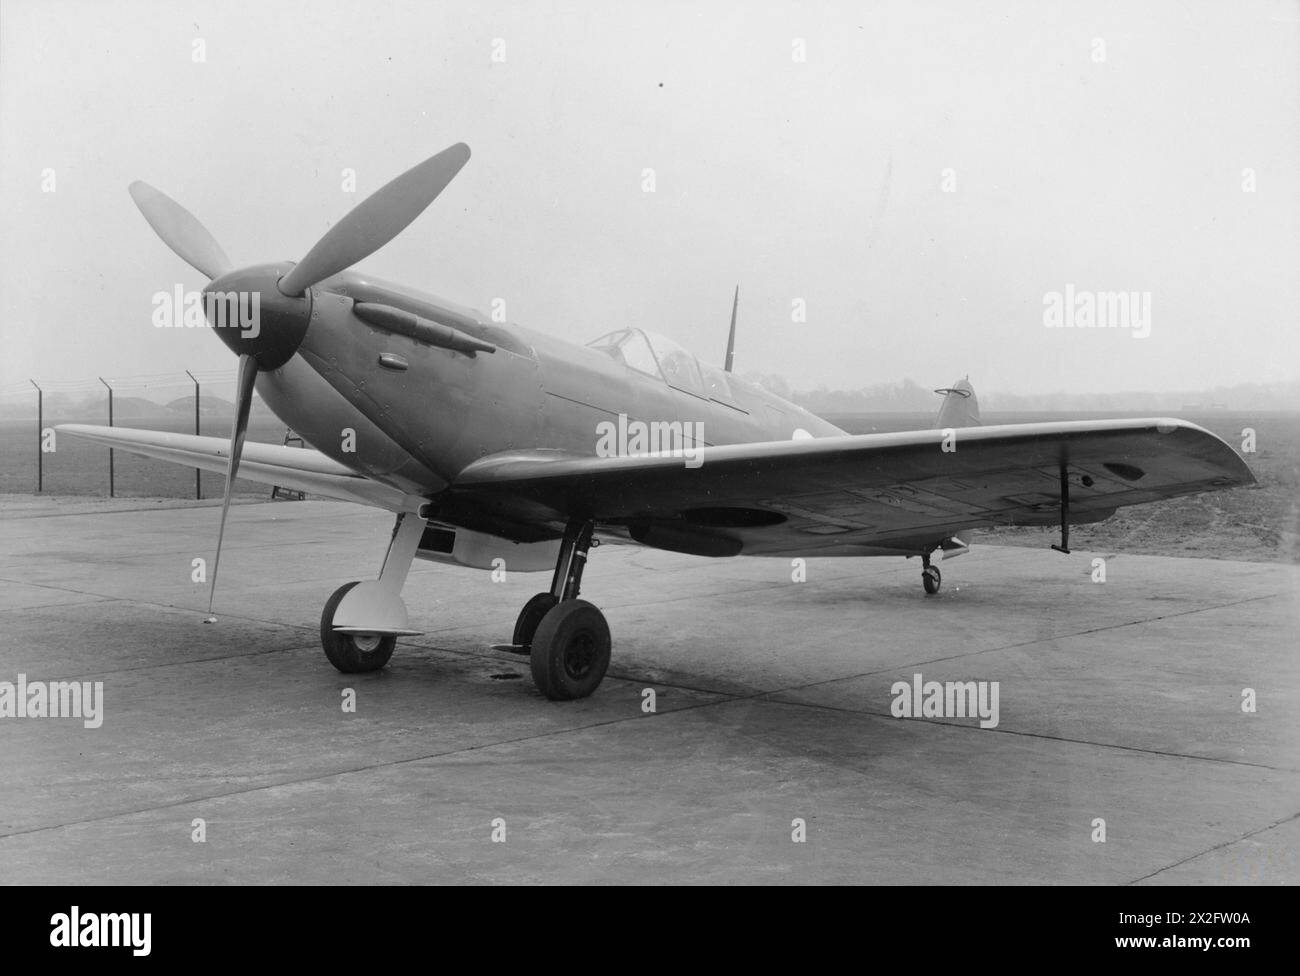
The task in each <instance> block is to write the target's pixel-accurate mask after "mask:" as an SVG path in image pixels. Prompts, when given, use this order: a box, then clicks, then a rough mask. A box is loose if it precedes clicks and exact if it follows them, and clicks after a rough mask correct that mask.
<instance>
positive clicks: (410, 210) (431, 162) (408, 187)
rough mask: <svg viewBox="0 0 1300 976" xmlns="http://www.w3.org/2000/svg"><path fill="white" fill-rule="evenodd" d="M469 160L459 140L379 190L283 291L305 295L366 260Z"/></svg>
mask: <svg viewBox="0 0 1300 976" xmlns="http://www.w3.org/2000/svg"><path fill="white" fill-rule="evenodd" d="M468 161H469V146H467V145H465V144H464V143H463V142H458V143H456V145H454V146H451V147H450V148H448V149H444V150H443V151H442V152H440V153H438V154H437V155H436V156H431V157H430V158H428V159H426V160H425V161H424V162H422V163H420V164H419V165H418V166H416V167H414V168H412V169H409V170H407V171H406V172H405V173H403V174H402V175H401V176H399V177H397V179H395V180H393V181H392V182H391V183H388V184H386V185H384V186H382V187H380V188H379V189H378V190H376V191H375V192H374V193H372V194H371V195H370V196H368V197H366V198H365V199H364V200H362V201H361V202H360V203H359V204H357V205H356V206H355V207H353V208H352V209H351V210H350V211H349V212H348V214H347V216H345V217H344V218H343V219H342V220H340V221H339V222H338V223H337V224H335V225H334V226H333V227H331V228H330V229H329V230H328V231H326V232H325V236H324V237H322V238H321V239H320V240H319V241H317V242H316V244H315V246H313V247H312V249H311V250H310V251H308V252H307V256H306V257H305V258H303V259H302V261H300V262H299V263H298V264H297V265H296V266H295V267H294V268H293V270H292V271H290V272H289V273H288V274H287V275H285V276H284V278H282V279H281V280H280V291H282V292H284V294H286V295H301V294H303V292H305V291H306V290H307V289H308V288H310V287H311V286H312V285H314V284H316V282H318V281H321V280H323V279H325V278H328V277H329V276H330V275H335V274H338V273H339V272H340V271H343V270H346V269H347V268H350V267H352V266H353V265H354V264H356V263H357V262H358V261H363V260H365V259H366V258H367V257H369V256H370V255H371V254H373V253H374V252H375V251H378V250H379V249H380V248H381V247H383V246H384V245H385V244H387V243H388V242H389V241H391V240H392V239H393V238H394V237H396V236H397V235H398V234H400V233H401V232H402V231H403V230H405V229H406V227H407V225H409V224H410V223H411V221H413V220H415V218H416V217H418V216H420V214H421V213H423V212H424V210H425V208H426V207H428V206H429V204H431V203H433V201H434V199H436V198H437V196H438V194H439V193H441V192H442V191H443V190H445V189H446V188H447V184H448V183H450V182H451V181H452V179H453V178H454V177H455V176H456V174H457V173H459V172H460V170H461V167H462V166H464V165H465V163H467V162H468Z"/></svg>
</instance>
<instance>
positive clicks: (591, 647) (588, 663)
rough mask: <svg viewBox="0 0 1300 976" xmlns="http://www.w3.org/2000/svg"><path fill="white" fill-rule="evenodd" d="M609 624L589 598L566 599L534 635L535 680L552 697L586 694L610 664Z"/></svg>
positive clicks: (540, 688) (559, 699)
mask: <svg viewBox="0 0 1300 976" xmlns="http://www.w3.org/2000/svg"><path fill="white" fill-rule="evenodd" d="M609 648H610V639H609V624H607V623H606V622H605V615H604V614H603V613H601V612H600V611H599V610H597V609H596V608H595V607H594V606H592V605H591V604H590V603H588V602H587V601H586V600H565V601H564V602H563V603H559V604H556V605H555V606H554V607H552V608H551V609H550V611H549V612H548V613H547V614H546V616H544V617H543V618H542V622H541V624H539V625H538V627H537V633H536V634H534V635H533V653H532V655H531V664H532V671H533V683H534V684H536V685H537V690H538V691H540V692H541V693H542V694H543V695H545V696H546V697H547V698H549V699H550V700H551V701H572V700H573V699H575V698H586V697H587V696H588V695H590V694H591V693H592V692H593V691H595V690H596V689H597V688H598V687H599V686H600V682H601V679H603V678H604V677H605V669H606V668H608V667H609Z"/></svg>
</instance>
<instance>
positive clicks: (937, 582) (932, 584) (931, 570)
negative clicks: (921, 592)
mask: <svg viewBox="0 0 1300 976" xmlns="http://www.w3.org/2000/svg"><path fill="white" fill-rule="evenodd" d="M921 585H922V586H924V587H925V592H926V593H929V594H935V593H938V592H939V587H940V586H942V585H943V574H942V573H940V572H939V567H938V566H926V567H925V569H923V570H921Z"/></svg>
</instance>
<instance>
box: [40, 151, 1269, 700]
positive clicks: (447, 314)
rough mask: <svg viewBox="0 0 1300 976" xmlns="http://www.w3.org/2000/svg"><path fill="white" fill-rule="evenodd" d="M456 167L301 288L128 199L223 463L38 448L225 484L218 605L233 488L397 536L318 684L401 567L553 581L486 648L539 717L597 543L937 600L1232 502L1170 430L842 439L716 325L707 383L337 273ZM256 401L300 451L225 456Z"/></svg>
mask: <svg viewBox="0 0 1300 976" xmlns="http://www.w3.org/2000/svg"><path fill="white" fill-rule="evenodd" d="M468 159H469V149H468V148H467V147H466V146H465V145H463V144H458V145H455V146H452V147H451V148H449V149H446V150H444V151H443V152H440V153H438V154H437V155H435V156H433V157H431V158H430V159H428V160H426V161H425V162H423V163H421V164H420V165H418V166H416V167H415V168H413V169H411V170H409V171H408V172H406V173H404V174H402V175H401V176H399V177H397V178H396V179H395V180H393V181H392V182H391V183H389V184H387V185H386V186H384V187H382V188H381V189H379V190H378V191H376V192H375V193H374V194H373V195H371V196H370V197H369V198H367V199H366V200H364V201H362V202H361V203H360V204H358V205H357V206H356V207H355V208H354V209H353V210H352V211H351V212H350V213H349V214H347V216H345V217H344V218H343V219H342V220H341V221H339V222H338V223H337V224H335V225H334V226H333V227H332V228H331V229H330V230H329V231H328V232H327V233H326V234H325V235H324V236H323V237H322V238H321V239H320V240H319V241H317V242H316V244H315V246H313V247H312V248H311V250H310V251H308V252H307V255H306V257H304V258H303V259H302V261H300V262H298V263H297V264H294V263H292V262H281V263H278V264H260V265H253V266H249V267H242V268H235V267H234V266H233V265H232V264H231V261H230V259H229V258H227V257H226V255H225V252H223V251H222V249H221V247H220V246H219V245H218V244H217V242H216V240H214V239H213V237H212V235H211V234H210V233H209V232H208V231H207V230H206V229H205V228H204V227H203V225H202V224H200V223H199V221H198V220H196V219H195V218H194V217H193V216H192V215H191V214H190V213H189V212H188V211H186V210H185V209H183V208H182V207H181V206H180V205H179V204H177V203H176V202H175V201H173V200H171V199H170V198H169V197H167V196H165V195H164V194H162V193H160V192H158V191H157V190H155V189H153V188H151V187H149V186H147V185H146V184H144V183H138V182H137V183H134V184H132V185H131V188H130V192H131V195H132V197H133V198H134V200H135V203H136V205H137V206H138V207H139V209H140V211H141V212H142V213H143V214H144V217H145V219H146V220H147V221H148V222H149V223H150V225H152V227H153V229H154V230H155V231H156V232H157V234H158V236H159V237H161V238H162V239H163V241H164V242H165V243H166V244H167V245H168V246H169V247H170V248H171V249H172V250H173V251H175V252H176V254H178V255H179V256H180V257H181V258H182V259H184V260H185V261H186V262H188V263H189V264H190V265H191V266H193V267H194V268H195V269H196V270H198V271H200V272H202V273H203V274H204V275H206V276H207V277H208V278H209V279H210V283H209V284H208V286H207V287H206V289H204V292H203V299H204V312H205V315H206V317H207V319H208V321H209V324H211V325H212V326H213V328H214V331H216V333H217V335H218V336H219V337H220V338H221V339H222V341H224V342H225V344H226V345H227V346H229V348H230V349H231V351H232V352H234V353H235V354H236V355H237V356H238V357H239V368H238V380H237V396H236V407H235V418H234V425H233V429H232V431H231V436H230V441H229V443H227V442H225V441H224V440H222V439H218V438H213V437H198V436H186V435H181V434H171V433H160V432H153V431H143V430H127V429H121V428H112V427H91V426H82V425H65V426H62V427H60V428H58V429H59V430H60V431H62V432H64V433H67V434H72V435H76V436H80V437H87V438H90V439H92V440H94V441H98V442H100V443H103V444H107V445H109V446H110V447H113V448H117V449H119V450H126V451H131V452H134V453H137V454H141V455H144V456H146V457H152V458H159V459H162V460H165V461H174V462H177V463H179V464H185V465H189V466H191V467H196V468H201V469H204V470H208V471H224V472H225V475H226V481H225V498H224V500H223V503H222V508H221V522H220V527H219V529H218V534H217V548H216V557H215V559H214V563H213V567H212V587H213V591H214V592H215V588H216V577H217V570H218V567H219V564H220V558H221V543H222V539H223V538H224V534H225V527H226V516H227V513H228V510H229V506H230V494H231V487H232V485H233V483H234V480H235V477H236V475H238V476H240V477H244V478H248V479H251V480H253V481H258V482H263V483H266V484H273V485H281V486H284V487H289V488H296V489H300V490H303V491H306V492H311V493H313V494H317V495H323V496H327V497H330V498H336V499H346V500H348V501H354V502H360V503H362V504H365V505H372V506H378V507H380V508H384V509H387V510H389V511H390V512H393V513H395V515H396V525H395V526H394V529H393V533H392V538H391V540H390V542H389V545H388V552H387V555H386V556H385V558H384V562H383V566H382V568H381V569H380V572H379V578H378V579H374V580H366V581H364V582H359V583H348V584H347V585H345V586H343V587H341V588H339V589H338V590H337V591H336V592H335V593H334V594H333V595H332V596H331V597H330V598H329V600H328V601H326V603H325V608H324V611H323V613H322V614H321V643H322V644H323V645H324V649H325V654H326V656H327V657H328V658H329V660H330V662H331V663H332V664H333V665H334V666H335V667H336V668H338V669H339V670H340V671H344V672H357V671H373V670H375V669H378V668H381V667H383V666H384V665H385V664H386V663H387V661H388V660H389V657H390V656H391V655H392V653H393V647H394V644H395V641H396V638H397V637H398V636H400V635H403V634H413V633H418V631H415V630H412V629H411V624H410V621H409V620H408V618H407V612H406V607H405V604H404V603H403V602H402V597H401V592H402V587H403V584H404V583H405V581H406V576H407V573H408V571H409V570H410V567H411V561H412V560H413V559H414V558H416V557H420V558H426V559H433V560H440V561H444V562H453V563H458V564H462V565H466V566H474V567H481V568H490V567H492V566H493V564H494V561H496V560H499V559H503V560H504V561H505V562H504V565H505V567H506V568H507V569H509V570H522V571H534V570H551V571H552V577H551V585H550V588H549V589H548V590H546V591H545V592H542V593H538V594H537V595H536V596H535V597H533V598H532V599H531V600H529V601H528V603H527V604H526V605H525V606H524V608H523V610H522V611H521V612H520V614H519V618H518V621H517V623H516V625H515V630H514V636H513V639H512V642H511V644H510V649H512V650H514V651H516V652H518V653H521V654H527V655H528V656H529V657H530V659H531V669H532V675H533V679H534V681H535V682H536V685H537V688H538V689H539V690H540V691H541V692H542V694H544V695H545V696H546V697H547V698H550V699H556V700H558V699H575V698H583V697H586V696H587V695H590V694H591V693H592V692H593V691H594V690H595V689H596V687H597V686H598V685H599V684H600V682H601V679H602V678H603V677H604V674H605V669H606V667H607V666H608V663H609V657H610V633H609V627H608V625H607V623H606V621H605V618H604V616H603V615H602V614H601V612H600V611H599V610H598V609H597V608H596V607H594V606H593V605H591V604H590V603H588V602H586V601H585V600H580V599H579V598H578V593H579V587H580V586H581V584H582V577H583V571H584V569H585V568H586V565H587V560H588V553H589V551H590V550H591V549H592V548H593V547H595V546H597V545H599V544H600V542H601V541H602V540H605V541H619V542H624V543H629V542H630V543H637V544H640V545H645V546H652V547H655V548H659V549H668V550H672V551H674V552H681V553H690V554H694V555H699V556H714V557H717V556H738V555H751V556H780V557H787V558H788V557H792V556H805V557H810V556H919V557H920V559H921V565H922V583H923V585H924V588H925V591H926V593H929V594H933V593H936V592H937V591H938V590H939V586H940V579H941V578H940V574H939V568H938V566H936V565H934V563H933V562H932V556H934V554H935V553H939V554H940V557H941V558H942V557H943V556H948V555H955V554H960V553H962V552H964V551H966V548H967V546H966V544H965V543H964V542H963V541H961V538H960V534H961V533H965V532H967V531H969V530H971V529H976V528H979V527H981V526H994V525H1054V524H1059V526H1060V544H1059V545H1058V546H1053V548H1056V549H1059V550H1060V551H1062V552H1067V553H1068V552H1069V528H1070V526H1071V525H1075V524H1079V523H1085V522H1095V521H1099V520H1101V519H1104V518H1106V517H1107V516H1109V515H1110V514H1111V513H1113V512H1114V511H1115V510H1116V509H1117V508H1119V507H1120V506H1123V505H1137V504H1142V503H1144V502H1152V501H1157V500H1159V499H1162V498H1171V497H1174V496H1177V495H1187V494H1192V493H1195V492H1202V491H1212V490H1216V489H1221V488H1230V487H1235V486H1238V485H1248V484H1251V483H1253V482H1254V480H1255V479H1254V477H1253V475H1252V474H1251V472H1250V469H1249V468H1248V467H1247V466H1246V464H1245V463H1244V462H1243V461H1242V460H1241V459H1240V458H1239V457H1238V456H1237V454H1236V453H1235V452H1234V451H1233V450H1232V449H1231V448H1230V447H1229V446H1228V445H1227V444H1225V443H1224V442H1223V441H1222V440H1220V439H1219V438H1218V437H1215V436H1214V435H1213V434H1211V433H1209V432H1208V431H1206V430H1203V429H1202V428H1200V427H1197V426H1195V425H1193V424H1189V423H1185V422H1183V421H1180V420H1169V419H1145V420H1105V421H1082V422H1070V423H1037V424H1016V425H1006V426H981V425H980V423H979V414H978V407H977V404H976V399H975V396H974V393H973V390H972V389H971V386H970V384H969V383H968V382H965V381H962V382H960V383H958V384H956V385H955V386H953V387H951V388H949V389H947V390H941V391H939V392H941V393H943V394H944V401H943V406H942V409H941V412H940V416H939V419H938V422H937V425H936V428H935V429H933V430H921V431H907V432H902V433H888V434H866V435H860V436H852V435H849V434H847V433H845V432H844V431H843V430H840V429H839V428H838V427H835V426H834V425H832V424H829V423H827V422H826V421H824V420H821V419H819V418H818V417H816V416H814V415H813V414H811V413H809V412H808V411H807V410H804V409H802V408H801V407H798V406H795V405H794V404H792V403H789V402H787V401H785V400H782V399H781V398H780V397H776V396H773V395H772V394H771V393H768V392H767V391H765V390H763V389H761V388H760V387H758V386H757V385H755V384H752V383H748V382H745V381H743V380H741V379H738V378H737V377H736V376H735V375H734V374H733V373H731V372H730V367H731V359H732V351H733V348H734V337H735V304H733V306H732V328H731V337H730V339H729V341H728V349H727V355H726V363H725V368H717V367H714V366H711V365H709V364H707V363H703V362H701V361H700V360H698V359H697V358H696V357H695V356H693V355H691V354H690V353H689V352H687V351H686V350H685V349H683V348H681V347H680V346H679V345H677V344H676V343H675V342H672V341H671V340H669V339H666V338H664V337H662V336H658V335H652V334H650V333H648V332H644V331H642V330H640V329H634V328H623V329H617V330H615V331H613V332H610V333H608V334H607V335H604V336H601V337H600V338H598V339H596V340H595V341H593V342H591V343H589V344H588V345H586V346H577V345H573V344H571V343H568V342H563V341H561V340H559V339H554V338H551V337H549V336H546V335H543V334H541V333H539V332H533V331H531V330H529V329H525V328H522V327H520V326H516V325H513V324H503V323H496V322H492V321H490V320H489V319H488V318H486V317H484V316H483V315H481V314H479V313H478V312H475V311H472V310H470V309H467V308H463V307H460V306H457V305H454V304H452V303H451V302H447V301H444V300H443V299H441V298H436V297H434V296H432V295H427V294H424V293H422V292H419V291H415V290H413V289H410V288H406V287H402V286H399V285H395V284H390V283H387V282H384V281H380V280H378V279H375V278H372V277H370V276H369V275H366V274H362V273H359V272H356V271H351V270H348V269H350V268H351V267H352V266H353V265H355V264H356V263H357V262H358V261H361V260H363V259H365V258H366V257H368V256H369V255H370V254H372V253H373V252H375V251H377V250H378V249H379V248H381V247H382V246H383V245H384V244H386V243H388V242H389V241H390V240H392V239H393V238H394V237H396V236H397V234H398V233H400V232H401V231H402V229H403V228H405V227H406V226H407V225H408V224H410V223H411V221H413V220H414V219H415V218H416V217H417V216H419V214H420V213H422V212H423V211H424V209H425V208H426V207H428V206H429V205H430V204H431V203H432V202H433V200H434V198H436V197H437V196H438V195H439V194H440V193H441V192H442V191H443V190H444V189H445V188H446V187H447V185H448V184H449V183H450V182H451V180H452V178H453V177H454V176H455V175H456V174H457V173H458V172H459V171H460V169H461V167H463V166H464V165H465V163H466V161H467V160H468ZM250 310H251V311H254V312H257V313H258V314H257V316H256V321H255V322H254V321H252V318H251V317H250V315H249V312H250ZM254 389H256V390H257V392H258V393H259V394H260V395H261V397H262V398H263V400H264V401H265V402H266V403H267V404H268V405H269V406H270V408H271V409H272V410H273V411H274V412H275V413H276V414H277V415H278V416H279V417H280V419H281V420H283V421H284V422H285V423H286V424H287V425H288V426H289V427H291V428H292V429H293V430H294V431H296V432H297V433H299V434H300V435H302V437H303V439H304V440H305V441H306V442H307V443H309V444H310V445H312V448H314V450H313V449H304V448H296V447H281V446H275V445H265V444H245V443H244V434H245V430H246V428H247V425H248V415H249V408H250V406H251V403H252V397H253V392H254ZM498 565H499V564H498ZM211 612H212V603H211V599H210V600H209V613H211ZM209 619H212V618H209Z"/></svg>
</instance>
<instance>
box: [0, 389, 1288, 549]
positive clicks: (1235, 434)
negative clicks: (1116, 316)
mask: <svg viewBox="0 0 1300 976" xmlns="http://www.w3.org/2000/svg"><path fill="white" fill-rule="evenodd" d="M1121 416H1125V414H1121V413H1116V414H1097V413H1093V414H1073V415H1066V414H1045V413H1035V414H1023V413H1016V414H1010V413H1003V414H998V413H987V412H986V413H985V415H984V420H985V422H987V423H990V424H1009V423H1027V422H1031V421H1040V420H1081V419H1102V418H1105V417H1121ZM1181 416H1182V419H1185V420H1190V421H1192V422H1193V423H1197V424H1200V425H1201V426H1202V427H1205V428H1206V429H1208V430H1211V431H1213V432H1214V433H1216V434H1218V435H1219V436H1220V437H1222V438H1224V440H1226V441H1227V442H1228V443H1229V444H1231V445H1233V446H1234V447H1235V448H1237V449H1238V450H1240V448H1241V444H1242V430H1243V428H1247V427H1249V428H1253V429H1254V431H1255V436H1256V453H1254V454H1247V455H1244V456H1245V458H1246V461H1247V463H1249V464H1250V466H1251V468H1252V469H1253V470H1254V472H1255V476H1256V477H1257V478H1258V479H1259V486H1258V487H1255V488H1248V489H1238V490H1235V491H1220V492H1211V493H1208V494H1204V495H1198V496H1195V497H1192V498H1177V499H1171V500H1170V501H1167V502H1162V503H1158V504H1155V505H1143V506H1137V507H1134V508H1130V509H1123V510H1121V511H1119V512H1117V513H1116V514H1115V515H1114V516H1113V517H1111V518H1110V519H1108V520H1106V521H1105V522H1100V523H1097V524H1095V525H1082V526H1077V527H1075V528H1073V529H1072V530H1071V544H1072V545H1074V546H1077V547H1078V548H1080V549H1089V550H1094V551H1104V552H1117V553H1118V552H1131V553H1144V554H1151V555H1176V556H1179V555H1181V556H1204V557H1213V558H1218V559H1245V560H1257V561H1268V562H1273V561H1281V562H1292V563H1296V562H1300V414H1297V413H1234V412H1230V411H1212V412H1206V413H1203V414H1195V413H1193V414H1186V415H1181ZM827 419H829V420H831V421H832V422H834V423H836V424H838V425H839V426H841V427H843V428H844V429H845V430H848V431H849V432H851V433H870V432H885V431H891V430H908V429H918V428H924V427H928V426H930V425H931V424H932V423H933V420H934V417H933V415H932V414H903V413H895V414H870V415H867V414H860V415H848V416H845V415H840V416H836V415H831V416H829V417H828V418H827ZM55 423H103V419H102V418H92V417H83V418H71V417H58V418H49V417H47V418H46V424H47V425H53V424H55ZM192 423H193V421H192V419H190V418H182V417H177V418H175V419H174V420H173V419H170V418H169V419H168V420H166V421H159V420H150V421H149V422H147V423H146V422H141V423H138V424H136V423H134V422H132V423H128V424H123V425H120V426H140V427H147V428H150V429H155V430H173V431H176V432H178V433H192V431H193V427H192ZM204 425H205V426H204V431H203V432H204V433H205V434H211V435H216V436H222V437H225V436H228V435H229V427H228V425H227V423H225V422H223V421H219V420H216V419H207V418H205V419H204ZM248 436H249V440H252V441H263V442H265V443H270V444H279V443H281V442H282V441H283V439H284V424H282V423H281V422H280V421H278V420H276V419H275V418H274V417H271V416H267V415H266V414H262V415H255V416H254V417H253V419H252V421H251V423H250V425H249V432H248ZM57 447H58V450H57V451H56V452H55V453H53V454H46V455H45V474H44V487H45V493H46V494H47V495H77V496H107V494H108V450H107V448H104V447H100V446H98V445H93V444H89V443H87V442H85V441H80V440H77V439H75V438H71V437H64V438H60V439H59V440H58V442H57ZM36 448H37V442H36V425H35V422H34V421H3V422H0V452H2V453H0V457H3V459H4V461H3V464H2V465H0V495H9V496H11V497H10V498H9V499H7V500H4V499H0V516H4V515H6V514H9V515H14V514H17V512H18V511H19V509H20V508H21V507H22V506H21V500H20V498H19V497H18V496H21V495H25V494H29V493H31V492H34V491H35V490H36ZM114 465H115V479H114V480H115V484H116V494H117V496H118V497H119V498H133V497H134V498H141V499H145V498H169V499H187V498H188V499H192V498H193V497H194V471H193V469H192V468H184V467H181V466H179V465H173V464H166V463H163V462H161V461H153V460H149V459H147V458H139V457H134V456H132V455H130V454H127V453H125V452H122V451H118V452H116V453H115V462H114ZM222 484H223V479H222V477H221V476H220V475H216V474H208V473H205V474H204V475H203V494H204V497H205V498H213V497H218V496H219V495H220V494H221V490H222ZM269 494H270V489H269V488H266V487H264V486H262V485H256V484H251V483H249V482H237V483H236V495H237V496H239V497H241V498H247V499H253V498H265V497H268V496H269ZM975 541H977V542H980V541H982V542H986V543H995V544H1000V545H1024V546H1042V547H1045V546H1048V545H1050V544H1051V543H1052V542H1054V541H1056V532H1055V530H1053V529H1041V528H1032V529H1030V528H1006V529H996V530H985V531H982V532H980V533H978V534H976V536H975Z"/></svg>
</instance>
